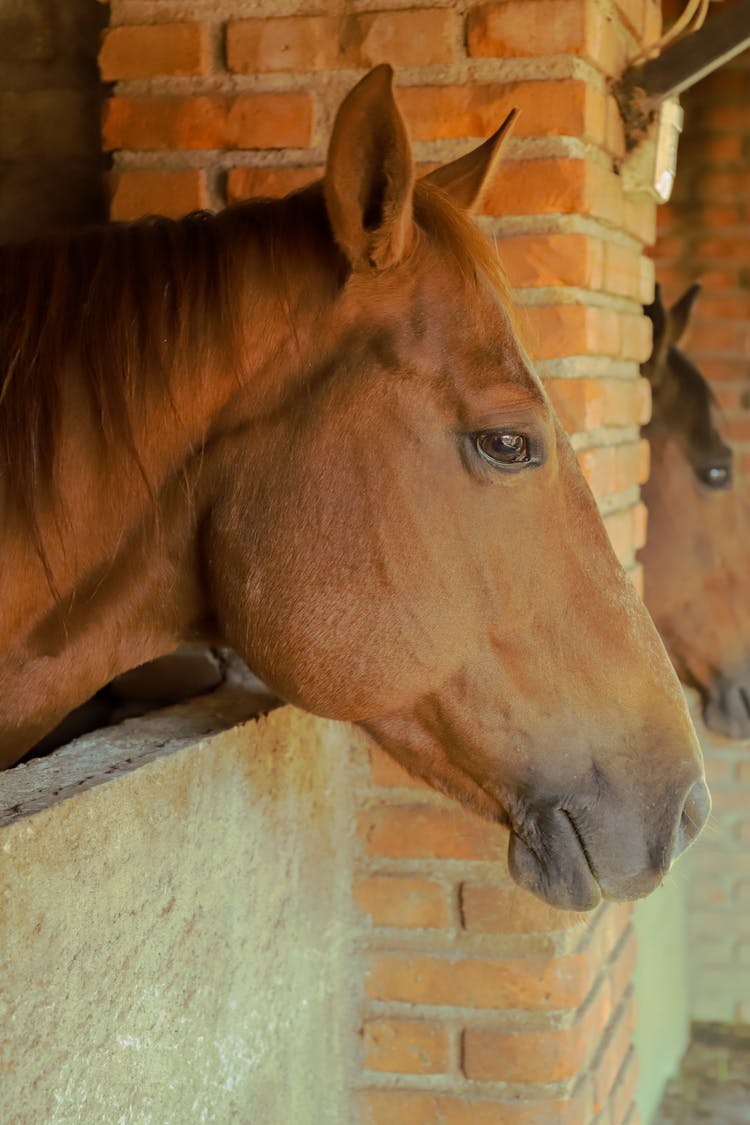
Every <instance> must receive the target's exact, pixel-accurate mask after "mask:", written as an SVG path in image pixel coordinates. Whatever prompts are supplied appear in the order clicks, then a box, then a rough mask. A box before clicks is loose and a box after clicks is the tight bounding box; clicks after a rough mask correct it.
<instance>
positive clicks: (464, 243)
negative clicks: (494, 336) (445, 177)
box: [414, 180, 517, 329]
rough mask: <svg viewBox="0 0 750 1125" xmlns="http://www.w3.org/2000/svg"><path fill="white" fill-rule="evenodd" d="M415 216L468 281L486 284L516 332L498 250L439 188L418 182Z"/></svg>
mask: <svg viewBox="0 0 750 1125" xmlns="http://www.w3.org/2000/svg"><path fill="white" fill-rule="evenodd" d="M414 213H415V219H416V221H417V224H418V226H420V227H421V228H422V229H423V230H424V231H425V232H426V233H427V234H428V235H429V236H430V237H431V238H433V239H435V240H436V241H437V243H438V245H439V246H440V248H441V250H443V251H445V252H447V253H448V254H449V255H450V257H451V258H452V259H453V260H454V262H455V263H456V265H457V267H458V270H459V272H460V273H461V275H462V276H463V277H464V278H465V279H466V280H467V281H474V280H476V279H477V278H479V277H483V278H484V280H485V281H486V282H488V283H489V285H490V286H491V288H492V289H494V291H495V293H496V294H497V297H498V299H499V301H500V303H501V304H502V305H503V308H504V309H505V312H506V313H507V315H508V316H509V317H510V318H511V322H512V323H513V327H514V329H516V328H517V325H516V324H515V321H514V311H515V306H514V302H513V299H512V293H511V287H510V283H509V281H508V278H507V276H506V274H505V271H504V269H503V266H502V262H501V260H500V256H499V254H498V252H497V248H496V246H495V245H494V243H493V242H491V241H490V239H489V238H487V236H486V235H485V234H484V233H483V231H481V230H480V228H479V227H478V226H477V225H476V223H474V221H473V220H472V219H471V218H470V216H469V215H468V214H467V212H466V211H464V210H463V209H461V208H459V207H457V206H456V205H455V204H454V203H453V201H452V200H451V199H450V196H448V195H447V194H446V192H444V191H443V190H442V189H441V188H439V187H437V186H435V185H434V184H431V183H429V182H427V181H426V180H418V181H417V183H416V185H415V188H414Z"/></svg>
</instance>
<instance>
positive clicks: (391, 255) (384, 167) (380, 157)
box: [324, 63, 414, 270]
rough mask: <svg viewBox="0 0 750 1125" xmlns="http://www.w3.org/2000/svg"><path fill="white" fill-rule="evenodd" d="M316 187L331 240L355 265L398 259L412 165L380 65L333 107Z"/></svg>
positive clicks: (409, 230) (406, 242) (405, 241)
mask: <svg viewBox="0 0 750 1125" xmlns="http://www.w3.org/2000/svg"><path fill="white" fill-rule="evenodd" d="M324 192H325V200H326V208H327V210H328V217H329V219H330V222H331V227H332V229H333V234H334V237H335V239H336V242H337V243H338V244H339V246H340V247H341V249H342V250H343V251H344V253H345V254H346V256H347V258H348V259H349V262H350V263H351V265H352V267H353V268H354V269H355V270H365V269H379V270H383V269H387V268H388V267H389V266H394V265H397V264H398V263H399V262H400V261H401V260H402V259H403V257H404V256H405V254H406V253H407V251H408V249H409V246H410V244H411V239H412V236H413V230H414V218H413V210H412V196H413V192H414V165H413V162H412V156H411V145H410V142H409V137H408V134H407V132H406V124H405V122H404V119H403V117H402V116H401V113H400V111H399V108H398V106H397V105H396V102H395V99H394V97H393V70H392V68H391V67H390V66H388V64H387V63H383V64H381V65H380V66H376V67H375V69H374V70H371V71H370V73H369V74H367V75H365V77H364V78H363V79H362V80H361V82H358V83H357V85H356V86H355V87H354V89H353V90H351V91H350V92H349V94H348V95H347V96H346V98H345V99H344V101H343V102H342V103H341V106H340V107H339V111H338V113H337V114H336V120H335V122H334V125H333V133H332V135H331V143H330V146H329V148H328V160H327V163H326V173H325V180H324Z"/></svg>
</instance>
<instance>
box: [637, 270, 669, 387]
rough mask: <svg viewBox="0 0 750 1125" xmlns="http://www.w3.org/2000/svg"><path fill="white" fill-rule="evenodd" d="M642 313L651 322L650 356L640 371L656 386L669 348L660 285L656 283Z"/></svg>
mask: <svg viewBox="0 0 750 1125" xmlns="http://www.w3.org/2000/svg"><path fill="white" fill-rule="evenodd" d="M643 311H644V313H645V314H646V316H647V317H648V318H649V320H650V321H651V329H652V344H651V355H650V357H649V359H648V360H647V362H646V363H644V364H643V366H642V367H641V371H642V373H643V374H644V375H646V376H647V377H648V379H649V381H650V382H651V385H652V386H656V384H657V383H658V382H659V381H660V379H661V376H662V374H663V369H664V363H665V360H666V358H667V349H668V348H669V337H668V335H667V311H666V309H665V308H664V302H663V301H662V299H661V285H659V282H658V281H657V282H656V285H655V287H654V299H653V301H652V302H651V304H650V305H644V307H643Z"/></svg>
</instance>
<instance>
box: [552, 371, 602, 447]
mask: <svg viewBox="0 0 750 1125" xmlns="http://www.w3.org/2000/svg"><path fill="white" fill-rule="evenodd" d="M604 384H605V381H604V380H603V379H589V378H582V379H570V378H567V379H548V380H546V382H545V388H546V390H547V392H548V394H549V396H550V398H551V400H552V405H553V406H554V408H555V410H556V411H557V413H558V415H559V418H560V421H561V422H562V424H563V427H564V428H565V430H566V431H567V433H569V434H574V433H579V432H581V431H583V430H593V429H596V427H597V426H601V425H602V424H603V421H604V401H605V385H604Z"/></svg>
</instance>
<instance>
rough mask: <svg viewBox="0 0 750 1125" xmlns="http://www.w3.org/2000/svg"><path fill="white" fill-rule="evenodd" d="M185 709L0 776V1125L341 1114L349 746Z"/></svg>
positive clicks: (348, 1016) (270, 1122)
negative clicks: (88, 769) (50, 770)
mask: <svg viewBox="0 0 750 1125" xmlns="http://www.w3.org/2000/svg"><path fill="white" fill-rule="evenodd" d="M230 702H231V701H230ZM210 706H212V707H214V708H215V707H216V706H217V704H216V703H215V702H214V703H212V704H210ZM193 707H194V710H193V712H191V710H190V708H187V709H182V711H181V712H180V715H181V717H180V718H179V720H178V721H176V720H174V719H172V720H170V719H167V720H164V719H154V718H152V719H151V720H149V723H148V724H146V725H145V726H144V724H142V723H133V724H126V725H125V727H124V728H123V730H122V733H121V732H120V731H119V730H118V732H117V741H116V742H115V743H112V742H111V741H110V742H109V744H107V745H105V746H102V745H100V747H99V749H100V751H101V754H100V755H99V758H98V761H99V775H98V776H95V777H92V776H88V777H86V776H85V771H84V773H83V774H82V775H81V776H78V777H75V776H73V777H70V776H69V777H67V779H65V784H66V785H67V786H68V789H70V788H71V787H72V790H73V791H78V792H79V793H80V795H79V796H77V797H76V798H75V800H69V799H65V800H62V801H59V802H58V803H54V804H52V806H51V807H48V808H46V809H44V810H42V811H38V812H32V813H31V815H23V814H24V812H27V811H28V810H29V809H30V808H31V809H33V806H34V801H35V797H34V793H35V791H36V794H37V796H36V800H37V801H41V800H42V799H43V793H42V792H41V791H42V790H44V788H45V768H46V767H47V763H46V762H45V761H40V762H36V763H32V764H30V765H28V766H26V767H20V769H17V770H15V771H13V773H12V775H7V777H8V780H7V781H6V782H5V783H4V785H5V790H4V798H5V800H4V801H3V787H2V785H1V784H0V805H1V804H4V805H5V809H4V812H5V819H6V820H7V821H8V823H6V824H5V826H4V827H2V829H0V893H1V894H2V903H3V908H2V918H1V919H0V953H1V965H0V982H1V983H0V989H1V990H2V991H1V992H0V1028H1V1029H2V1030H1V1032H0V1038H1V1044H0V1106H2V1114H1V1116H2V1120H3V1122H4V1125H39V1123H41V1122H44V1123H45V1125H52V1123H55V1125H57V1123H63V1122H66V1123H67V1122H71V1123H72V1122H76V1123H77V1125H78V1123H87V1122H91V1123H101V1122H104V1121H107V1122H121V1123H125V1122H138V1125H148V1123H154V1125H171V1123H174V1125H184V1123H185V1122H200V1121H206V1122H219V1121H222V1122H224V1121H225V1122H228V1121H232V1122H248V1123H249V1122H252V1125H279V1123H280V1122H308V1121H309V1122H313V1121H314V1122H316V1125H318V1123H320V1125H325V1123H326V1122H337V1123H340V1122H344V1121H350V1120H351V1119H352V1118H351V1113H350V1111H349V1109H348V1105H347V1096H348V1095H347V1088H348V1068H349V1051H350V1050H351V1048H352V1044H353V1043H354V1042H355V1039H356V1037H355V1036H354V1034H353V1031H354V1027H353V1018H354V1017H353V989H352V987H351V984H350V976H351V973H352V965H353V960H352V932H353V931H352V923H351V917H352V914H351V912H352V906H351V891H350V887H351V874H350V871H349V862H350V856H351V854H352V847H351V842H350V840H349V828H350V798H349V795H348V791H347V786H346V784H345V773H346V771H345V767H346V763H347V759H348V753H349V749H350V743H351V740H352V738H353V737H354V736H353V735H352V733H351V731H350V730H348V729H347V728H345V727H343V726H338V725H336V724H333V723H328V722H323V721H320V720H315V719H312V718H310V717H309V716H306V715H303V714H302V713H301V712H297V711H295V710H293V709H291V708H284V709H282V710H279V711H277V712H275V713H273V714H271V715H270V716H268V717H265V718H261V719H259V720H257V721H251V722H246V723H244V724H243V725H240V726H238V727H237V728H236V729H228V730H225V731H223V732H220V733H217V734H214V735H213V736H208V737H200V733H201V726H204V727H205V726H206V725H209V726H211V725H213V726H214V727H216V726H221V725H229V723H231V722H234V721H236V720H237V719H238V718H240V717H242V716H241V715H240V714H239V713H238V712H237V710H236V706H235V705H234V704H232V705H231V706H229V708H228V710H227V708H226V705H224V712H223V714H219V715H218V716H216V715H214V716H213V717H212V716H209V721H208V723H207V722H206V715H205V713H203V714H201V707H204V708H205V703H203V704H198V705H193ZM220 710H221V706H220ZM191 730H192V731H193V732H196V731H197V732H198V733H197V735H196V734H195V733H193V735H192V736H191ZM170 739H171V740H172V747H176V749H174V752H170V749H171V748H172V747H171V746H170ZM99 741H100V744H101V743H105V742H106V739H105V738H103V736H101V735H100V736H99ZM149 743H150V746H151V750H152V751H153V752H154V753H159V754H161V755H162V756H160V757H157V758H155V759H154V760H153V761H151V762H148V761H146V764H143V760H144V755H145V756H146V757H148V753H149V750H148V747H149ZM96 749H97V748H96V746H95V745H93V744H92V755H87V752H86V747H85V746H82V745H81V744H80V743H79V744H78V747H77V748H73V747H72V748H71V756H70V758H69V760H68V765H69V768H71V769H73V771H74V772H75V771H76V770H78V771H79V773H80V770H81V763H82V761H85V760H86V759H87V756H88V760H89V761H90V762H91V761H95V760H97V759H96V757H95V755H94V753H93V752H95V751H96ZM66 753H67V752H66V751H62V752H60V753H59V754H58V755H55V757H54V759H51V760H50V761H54V762H55V763H56V764H55V769H56V770H57V776H56V778H55V779H54V780H53V783H52V786H51V788H50V786H49V785H48V786H47V798H48V800H52V801H54V800H55V792H56V790H59V789H60V787H61V783H62V779H61V777H60V770H61V769H62V771H63V773H64V772H65V755H66ZM61 754H62V758H61ZM136 759H137V761H136ZM136 764H140V768H138V769H135V770H134V769H133V768H132V767H133V766H134V765H136ZM47 781H49V775H47ZM102 781H103V782H105V783H103V784H98V783H97V782H102ZM89 785H93V787H92V788H87V786H89ZM14 787H15V789H14ZM63 787H64V786H63ZM14 802H15V807H16V810H17V815H15V816H14V815H13V811H12V808H13V804H14Z"/></svg>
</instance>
